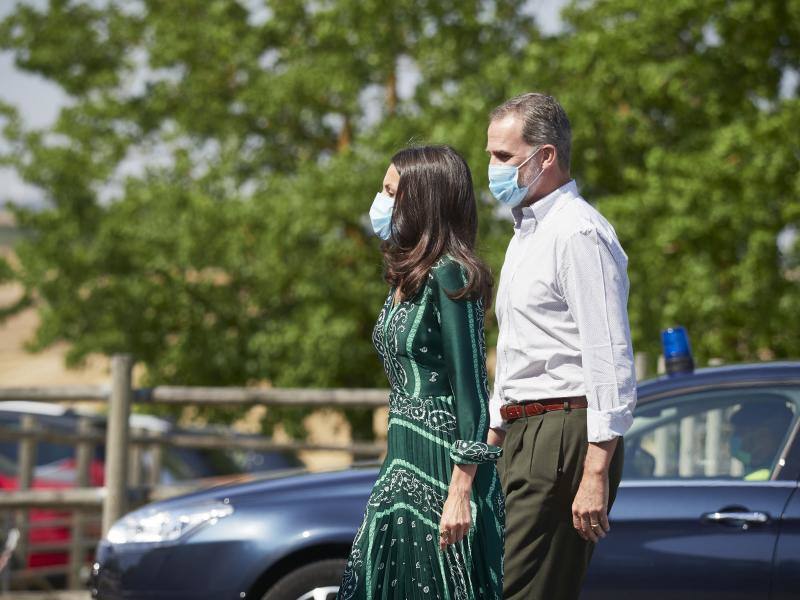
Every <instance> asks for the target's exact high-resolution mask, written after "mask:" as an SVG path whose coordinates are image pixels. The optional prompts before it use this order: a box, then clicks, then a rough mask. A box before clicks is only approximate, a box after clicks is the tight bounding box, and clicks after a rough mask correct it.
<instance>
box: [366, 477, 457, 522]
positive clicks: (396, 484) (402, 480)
mask: <svg viewBox="0 0 800 600" xmlns="http://www.w3.org/2000/svg"><path fill="white" fill-rule="evenodd" d="M398 495H402V496H403V497H405V498H406V499H407V500H410V501H411V502H413V503H414V504H416V505H417V506H419V507H420V511H421V512H423V513H425V512H428V513H430V514H431V515H432V516H431V517H430V518H431V520H433V521H435V522H437V523H438V522H439V519H440V518H441V516H442V508H443V507H444V500H445V498H444V495H443V494H441V493H439V492H438V491H436V489H435V488H434V487H433V486H432V485H430V484H427V483H425V482H424V481H422V480H421V479H420V478H418V477H417V476H416V475H414V474H413V473H412V472H411V471H409V470H407V469H395V470H394V471H392V474H391V476H390V477H389V480H388V481H384V483H382V484H381V485H379V486H376V488H375V489H374V490H373V491H372V495H371V496H370V499H369V504H370V505H371V506H376V507H380V506H390V505H392V504H394V502H395V498H396V497H397V496H398Z"/></svg>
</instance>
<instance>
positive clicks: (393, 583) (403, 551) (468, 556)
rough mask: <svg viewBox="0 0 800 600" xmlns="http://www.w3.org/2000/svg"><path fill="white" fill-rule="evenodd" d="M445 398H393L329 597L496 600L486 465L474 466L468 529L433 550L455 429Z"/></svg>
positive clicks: (495, 534) (496, 542)
mask: <svg viewBox="0 0 800 600" xmlns="http://www.w3.org/2000/svg"><path fill="white" fill-rule="evenodd" d="M454 420H455V411H454V409H453V398H452V397H450V396H440V397H428V398H413V397H409V396H404V397H403V396H398V395H397V394H393V396H392V399H391V401H390V407H389V434H388V448H387V454H386V458H385V459H384V462H383V464H382V466H381V469H380V472H379V475H378V479H377V481H376V483H375V486H374V487H373V489H372V492H371V494H370V497H369V500H368V502H367V507H366V510H365V513H364V519H363V521H362V523H361V526H360V527H359V529H358V532H357V533H356V537H355V540H354V541H353V546H352V549H351V552H350V556H349V558H348V561H347V567H346V569H345V572H344V574H343V577H342V584H341V587H340V590H339V594H338V596H337V598H338V599H339V600H351V599H359V600H361V599H398V600H399V599H403V600H410V599H426V600H432V599H440V600H471V599H487V600H494V599H497V600H499V599H500V598H502V589H503V576H502V573H503V535H504V523H505V506H504V500H503V494H502V490H501V486H500V481H499V478H498V475H497V470H496V468H495V465H494V464H493V463H485V464H481V465H478V469H477V474H476V477H475V482H474V483H473V487H472V498H471V502H470V505H471V509H472V527H471V528H470V531H469V533H468V534H467V536H466V537H465V538H464V539H463V540H462V541H460V542H458V543H456V544H453V545H450V546H448V547H447V550H445V551H440V549H439V522H440V520H441V515H442V508H443V506H444V502H445V500H446V499H447V490H448V486H449V482H450V476H451V474H452V472H453V461H452V460H451V458H450V447H451V446H452V444H453V442H454V441H455V431H454V430H453V428H451V427H447V426H445V425H444V424H445V423H452V422H454Z"/></svg>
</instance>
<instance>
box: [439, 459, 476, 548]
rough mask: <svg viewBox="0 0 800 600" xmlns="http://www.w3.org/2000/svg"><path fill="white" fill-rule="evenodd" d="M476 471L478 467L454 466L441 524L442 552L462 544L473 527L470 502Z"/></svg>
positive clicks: (440, 544) (440, 545)
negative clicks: (449, 545)
mask: <svg viewBox="0 0 800 600" xmlns="http://www.w3.org/2000/svg"><path fill="white" fill-rule="evenodd" d="M476 470H477V465H454V466H453V476H452V477H451V478H450V489H449V491H448V493H447V500H445V502H444V507H443V508H442V519H441V521H440V522H439V549H440V550H444V549H445V548H447V546H448V544H455V543H456V542H460V541H461V540H462V539H464V536H465V535H467V532H468V531H469V528H470V527H471V526H472V509H471V507H470V504H469V501H470V497H471V493H472V480H473V479H475V471H476Z"/></svg>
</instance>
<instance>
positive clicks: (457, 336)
mask: <svg viewBox="0 0 800 600" xmlns="http://www.w3.org/2000/svg"><path fill="white" fill-rule="evenodd" d="M433 273H434V281H435V283H436V285H435V287H436V291H435V302H436V304H437V307H438V309H439V315H440V319H441V323H440V327H441V335H442V346H443V357H444V361H445V366H446V368H447V376H448V379H449V381H450V388H451V390H452V394H453V405H454V410H455V413H456V422H457V439H456V440H455V441H454V442H453V444H452V445H451V447H450V458H451V459H452V460H453V462H455V463H457V464H478V463H486V462H494V461H496V460H497V459H498V458H499V457H500V455H501V454H502V449H501V448H500V447H499V446H490V445H489V444H487V443H486V436H487V434H488V432H489V415H488V405H489V391H488V386H487V376H486V345H485V340H484V331H483V318H484V310H483V303H482V302H481V301H480V300H467V299H459V300H453V299H451V298H450V297H449V296H448V295H447V292H448V291H450V292H455V291H457V290H460V289H461V288H463V287H464V285H465V284H466V278H465V276H464V273H463V272H462V269H461V266H460V265H459V264H458V263H457V262H455V261H453V260H448V259H445V262H444V263H443V264H442V265H441V266H438V267H436V268H434V270H433Z"/></svg>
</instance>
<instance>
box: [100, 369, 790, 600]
mask: <svg viewBox="0 0 800 600" xmlns="http://www.w3.org/2000/svg"><path fill="white" fill-rule="evenodd" d="M798 414H800V363H772V364H755V365H740V366H730V367H723V368H716V369H703V370H699V371H697V372H695V373H692V374H687V375H682V376H676V377H670V378H661V379H658V380H653V381H649V382H645V383H642V384H641V385H640V386H639V405H638V407H637V412H636V419H635V423H634V426H633V428H632V429H631V430H630V432H629V433H628V435H626V437H625V471H624V476H623V481H622V485H621V487H620V491H619V494H618V496H617V501H616V504H615V505H614V509H613V511H612V513H611V526H612V531H611V534H610V535H609V537H608V538H607V539H605V540H603V541H601V542H600V543H599V544H598V547H597V551H596V553H595V556H594V559H593V562H592V566H591V569H590V572H589V575H588V577H587V580H586V583H585V586H584V593H583V595H582V598H584V599H587V600H598V599H604V598H609V599H611V598H613V599H614V600H618V599H619V598H620V597H624V598H631V599H640V598H647V600H662V599H664V600H666V599H670V600H673V599H682V600H683V599H686V598H703V599H709V600H713V599H719V600H722V599H724V600H736V599H743V600H744V599H747V600H758V599H764V600H767V599H771V600H783V599H788V598H798V597H800V494H798V492H797V488H798V478H799V477H800V439H799V438H800V436H798V418H797V415H798ZM376 474H377V468H362V469H351V470H347V471H342V472H336V473H326V474H301V475H297V476H291V477H284V478H278V479H264V480H260V481H258V482H251V483H247V484H243V485H234V486H226V487H219V488H215V489H212V490H209V491H204V492H200V493H195V494H190V495H187V496H183V497H180V498H175V499H171V500H168V501H165V502H158V503H155V504H150V505H148V506H146V507H144V508H142V509H140V510H138V511H136V512H133V513H131V514H129V515H127V516H126V517H125V518H124V519H122V520H121V521H119V522H118V523H117V524H116V525H115V526H114V528H113V529H112V530H111V531H110V532H109V535H108V537H107V539H106V540H104V541H103V542H102V543H101V545H100V547H99V549H98V552H97V562H96V564H95V568H94V574H93V579H92V587H93V594H94V596H95V597H96V598H101V599H103V600H115V599H119V598H137V599H145V598H146V599H163V600H166V599H170V600H178V599H187V600H188V599H191V600H202V599H209V600H210V599H212V598H213V599H214V600H226V599H229V600H234V599H242V598H254V599H257V600H322V599H332V598H333V597H334V595H335V592H336V586H337V585H338V583H339V578H340V576H341V572H342V570H343V569H344V563H345V558H346V557H347V555H348V551H349V549H350V544H351V542H352V539H353V537H354V535H355V532H356V529H357V527H358V525H359V524H360V522H361V519H362V517H363V513H364V507H365V505H366V501H367V497H368V495H369V492H370V490H371V487H372V484H373V482H374V480H375V477H376Z"/></svg>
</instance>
